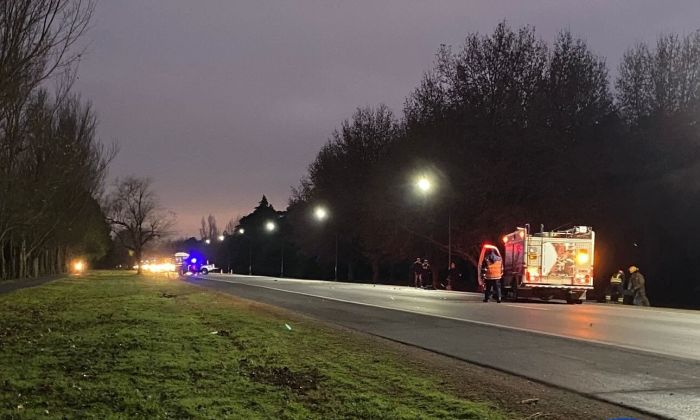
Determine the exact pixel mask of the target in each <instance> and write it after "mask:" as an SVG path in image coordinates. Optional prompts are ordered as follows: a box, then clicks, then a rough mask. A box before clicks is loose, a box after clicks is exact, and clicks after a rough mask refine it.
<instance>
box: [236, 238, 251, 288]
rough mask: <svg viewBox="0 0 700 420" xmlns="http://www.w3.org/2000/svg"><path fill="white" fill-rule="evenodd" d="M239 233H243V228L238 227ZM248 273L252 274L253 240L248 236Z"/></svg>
mask: <svg viewBox="0 0 700 420" xmlns="http://www.w3.org/2000/svg"><path fill="white" fill-rule="evenodd" d="M238 234H239V235H245V229H244V228H239V229H238ZM248 275H249V276H252V275H253V241H252V240H251V239H250V237H248Z"/></svg>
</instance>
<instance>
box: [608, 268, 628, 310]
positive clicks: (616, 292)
mask: <svg viewBox="0 0 700 420" xmlns="http://www.w3.org/2000/svg"><path fill="white" fill-rule="evenodd" d="M624 280H625V272H624V271H622V270H618V272H617V273H615V274H614V275H613V276H612V277H610V302H612V303H622V295H623V293H622V282H623V281H624Z"/></svg>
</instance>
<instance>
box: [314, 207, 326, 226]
mask: <svg viewBox="0 0 700 420" xmlns="http://www.w3.org/2000/svg"><path fill="white" fill-rule="evenodd" d="M314 216H316V219H318V220H319V221H321V222H322V221H324V220H326V218H328V210H326V208H325V207H321V206H318V207H316V210H314Z"/></svg>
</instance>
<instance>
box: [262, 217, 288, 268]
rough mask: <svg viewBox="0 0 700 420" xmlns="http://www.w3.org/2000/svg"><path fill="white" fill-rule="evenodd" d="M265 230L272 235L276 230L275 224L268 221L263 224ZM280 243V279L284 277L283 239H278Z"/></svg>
mask: <svg viewBox="0 0 700 420" xmlns="http://www.w3.org/2000/svg"><path fill="white" fill-rule="evenodd" d="M265 230H266V231H268V232H270V233H272V232H274V231H275V230H277V224H276V223H275V222H273V221H272V220H270V221H268V222H267V223H265ZM280 242H281V244H282V250H281V254H282V258H281V262H280V277H284V239H280Z"/></svg>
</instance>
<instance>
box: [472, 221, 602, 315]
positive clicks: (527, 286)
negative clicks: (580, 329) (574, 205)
mask: <svg viewBox="0 0 700 420" xmlns="http://www.w3.org/2000/svg"><path fill="white" fill-rule="evenodd" d="M594 243H595V232H593V229H591V228H590V227H588V226H576V227H574V228H572V229H567V230H556V231H549V232H545V231H542V232H539V233H531V232H530V231H529V228H527V227H525V228H517V229H516V230H515V232H512V233H509V234H508V235H505V236H504V237H503V247H504V250H505V253H504V257H503V280H502V287H503V291H504V295H505V296H506V297H507V298H511V299H518V298H520V297H523V298H539V299H542V300H549V299H563V300H566V301H567V303H581V302H583V299H585V297H586V292H587V291H588V290H592V289H593V263H594V261H593V255H594ZM493 250H495V252H498V254H499V255H500V252H499V251H498V249H497V248H496V247H494V246H493V245H485V246H484V248H482V250H481V257H480V259H479V268H480V267H481V264H482V262H483V258H484V256H485V255H486V253H487V252H489V251H493ZM479 281H480V283H483V280H482V279H481V276H479Z"/></svg>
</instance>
